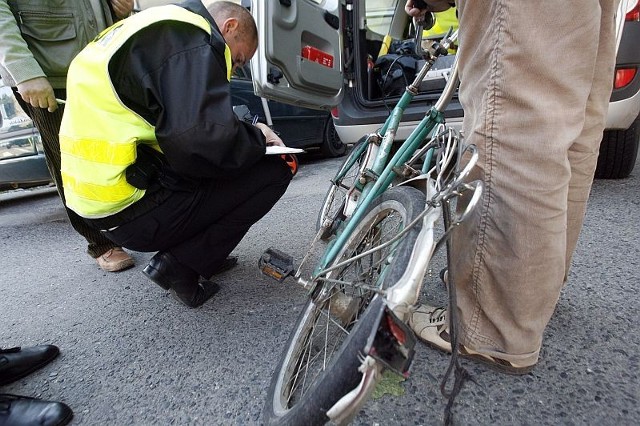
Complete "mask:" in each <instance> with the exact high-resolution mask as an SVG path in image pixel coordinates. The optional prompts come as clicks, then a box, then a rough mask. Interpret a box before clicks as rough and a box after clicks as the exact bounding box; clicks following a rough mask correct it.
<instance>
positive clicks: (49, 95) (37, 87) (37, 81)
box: [18, 77, 58, 112]
mask: <svg viewBox="0 0 640 426" xmlns="http://www.w3.org/2000/svg"><path fill="white" fill-rule="evenodd" d="M18 93H20V96H22V99H24V100H25V102H27V103H29V104H31V106H32V107H34V108H46V109H47V110H49V112H53V111H55V110H56V109H58V103H57V102H56V97H55V95H54V94H53V87H51V84H50V83H49V80H47V79H46V78H45V77H36V78H32V79H31V80H27V81H23V82H22V83H20V84H18Z"/></svg>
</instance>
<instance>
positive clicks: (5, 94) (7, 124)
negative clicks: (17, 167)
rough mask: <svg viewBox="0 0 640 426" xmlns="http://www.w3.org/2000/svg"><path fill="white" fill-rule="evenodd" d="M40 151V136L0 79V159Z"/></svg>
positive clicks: (9, 89)
mask: <svg viewBox="0 0 640 426" xmlns="http://www.w3.org/2000/svg"><path fill="white" fill-rule="evenodd" d="M38 152H42V142H41V140H40V136H39V135H38V132H37V131H36V129H35V127H34V126H33V122H32V121H31V119H30V118H29V117H28V116H27V115H26V114H25V113H24V111H22V108H20V105H18V103H17V102H16V100H15V97H14V96H13V93H12V92H11V88H9V87H7V86H5V85H4V83H3V82H2V80H1V79H0V161H1V160H7V159H10V158H18V157H25V156H29V155H34V154H37V153H38Z"/></svg>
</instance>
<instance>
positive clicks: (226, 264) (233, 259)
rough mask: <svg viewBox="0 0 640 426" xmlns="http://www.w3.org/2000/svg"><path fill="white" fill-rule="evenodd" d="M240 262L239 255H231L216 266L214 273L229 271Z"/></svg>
mask: <svg viewBox="0 0 640 426" xmlns="http://www.w3.org/2000/svg"><path fill="white" fill-rule="evenodd" d="M237 264H238V257H237V256H229V257H227V258H226V259H225V260H223V261H222V262H220V264H219V265H218V266H217V267H216V269H215V270H214V271H213V274H211V275H212V276H213V275H219V274H221V273H223V272H226V271H228V270H229V269H231V268H233V267H234V266H236V265H237Z"/></svg>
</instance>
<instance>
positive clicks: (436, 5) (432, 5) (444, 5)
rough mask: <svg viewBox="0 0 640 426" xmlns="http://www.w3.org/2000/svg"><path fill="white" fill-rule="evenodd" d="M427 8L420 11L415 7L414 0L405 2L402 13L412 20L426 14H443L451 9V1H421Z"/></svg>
mask: <svg viewBox="0 0 640 426" xmlns="http://www.w3.org/2000/svg"><path fill="white" fill-rule="evenodd" d="M423 2H424V3H426V5H427V7H426V8H423V9H420V8H418V7H416V5H415V1H414V0H407V3H406V4H405V6H404V11H405V12H407V15H409V16H412V17H414V18H418V17H421V16H424V15H425V13H427V12H443V11H445V10H447V9H449V8H450V7H451V3H452V0H423Z"/></svg>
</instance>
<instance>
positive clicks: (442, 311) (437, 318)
mask: <svg viewBox="0 0 640 426" xmlns="http://www.w3.org/2000/svg"><path fill="white" fill-rule="evenodd" d="M446 319H447V308H444V307H443V308H436V309H435V310H434V311H433V312H431V315H429V323H430V324H433V323H435V322H445V320H446Z"/></svg>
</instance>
